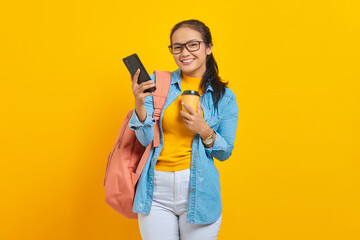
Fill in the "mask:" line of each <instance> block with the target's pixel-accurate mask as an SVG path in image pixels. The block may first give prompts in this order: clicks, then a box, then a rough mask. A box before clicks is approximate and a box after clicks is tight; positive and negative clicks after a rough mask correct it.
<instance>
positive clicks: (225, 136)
mask: <svg viewBox="0 0 360 240" xmlns="http://www.w3.org/2000/svg"><path fill="white" fill-rule="evenodd" d="M180 74H181V70H180V68H178V69H177V70H175V71H173V72H171V83H170V89H169V93H168V96H167V98H166V101H165V105H164V107H163V109H162V112H161V115H160V122H159V126H160V146H159V147H153V149H152V150H151V153H150V156H149V158H148V160H147V162H146V164H145V167H144V169H143V171H142V173H141V175H140V178H139V180H138V183H137V186H136V193H135V198H134V205H133V212H136V213H143V214H149V212H150V208H151V203H152V198H153V190H154V168H155V164H156V161H157V157H158V156H159V155H160V152H161V150H162V148H163V144H164V142H163V130H162V125H161V124H162V118H163V114H164V111H165V109H166V108H167V107H168V106H169V105H170V104H171V103H172V102H173V101H174V100H175V99H176V98H177V97H179V96H180V95H181V93H182V90H181V75H180ZM150 78H151V79H152V80H154V81H156V79H155V74H152V75H151V76H150ZM225 89H226V91H225V94H224V95H223V97H222V98H221V99H220V101H219V103H218V111H216V109H215V106H214V102H213V99H212V92H213V88H212V87H211V86H210V85H209V86H208V88H207V90H206V91H205V92H204V93H203V95H201V96H200V104H201V108H202V110H203V114H204V119H205V120H206V122H207V124H208V125H209V126H210V128H211V129H213V130H214V131H215V132H216V137H215V142H214V144H213V146H212V147H210V148H206V147H205V146H204V144H203V142H202V141H201V138H200V135H199V134H196V135H195V136H194V138H193V140H192V145H191V148H192V150H191V164H190V197H189V204H188V215H187V222H188V223H193V224H208V223H212V222H215V221H216V220H217V219H218V218H219V217H220V215H221V212H222V202H221V193H220V176H219V172H218V170H217V168H216V167H215V165H214V158H216V159H218V160H220V161H225V160H226V159H228V158H229V157H230V155H231V153H232V150H233V148H234V141H235V135H236V128H237V122H238V111H239V108H238V106H237V102H236V96H235V94H234V92H233V91H232V90H230V89H229V88H228V87H225ZM144 106H145V109H146V113H147V115H146V119H145V121H144V123H141V122H140V121H139V119H138V117H137V115H136V112H135V111H134V112H133V114H132V116H131V118H130V121H129V127H130V128H131V129H133V130H135V134H136V137H137V139H138V140H139V142H140V143H141V144H142V145H143V146H145V147H146V146H147V145H148V144H150V143H151V142H152V141H153V139H154V129H153V125H154V124H155V123H156V119H155V118H153V117H152V115H153V112H154V106H153V96H146V97H145V104H144ZM179 114H180V113H179Z"/></svg>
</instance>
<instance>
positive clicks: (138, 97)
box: [131, 68, 155, 108]
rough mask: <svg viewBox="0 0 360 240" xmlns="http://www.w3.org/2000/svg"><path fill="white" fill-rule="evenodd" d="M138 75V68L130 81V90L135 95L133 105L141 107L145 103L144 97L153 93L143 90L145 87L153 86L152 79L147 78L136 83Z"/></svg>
mask: <svg viewBox="0 0 360 240" xmlns="http://www.w3.org/2000/svg"><path fill="white" fill-rule="evenodd" d="M139 75H140V68H138V70H137V71H136V73H135V75H134V77H133V78H132V79H131V81H132V85H131V87H132V91H133V94H134V97H135V107H140V108H141V107H143V106H144V104H145V97H147V96H150V95H153V92H145V93H144V91H145V90H146V89H149V88H152V87H154V86H155V83H154V80H149V81H146V82H142V83H141V84H138V78H139Z"/></svg>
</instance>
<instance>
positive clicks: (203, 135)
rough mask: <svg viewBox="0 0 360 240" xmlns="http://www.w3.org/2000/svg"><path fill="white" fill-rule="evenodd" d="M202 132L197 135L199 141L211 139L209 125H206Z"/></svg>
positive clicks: (211, 131)
mask: <svg viewBox="0 0 360 240" xmlns="http://www.w3.org/2000/svg"><path fill="white" fill-rule="evenodd" d="M202 129H203V130H202V131H201V132H200V133H199V135H200V137H201V140H203V141H205V140H206V139H208V138H209V137H211V135H212V133H213V130H212V129H211V128H210V126H209V125H207V124H206V126H205V127H204V128H202Z"/></svg>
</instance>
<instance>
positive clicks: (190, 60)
mask: <svg viewBox="0 0 360 240" xmlns="http://www.w3.org/2000/svg"><path fill="white" fill-rule="evenodd" d="M192 61H194V59H189V60H185V61H182V62H192Z"/></svg>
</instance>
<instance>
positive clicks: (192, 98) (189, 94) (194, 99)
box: [181, 90, 200, 114]
mask: <svg viewBox="0 0 360 240" xmlns="http://www.w3.org/2000/svg"><path fill="white" fill-rule="evenodd" d="M181 101H182V102H184V103H186V104H187V105H189V106H190V107H191V108H192V109H194V111H195V112H196V111H197V107H198V103H199V101H200V94H199V92H198V91H194V90H185V91H183V93H182V94H181ZM182 111H183V112H186V113H187V114H190V112H189V111H188V110H187V109H186V108H185V106H184V105H182Z"/></svg>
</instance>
